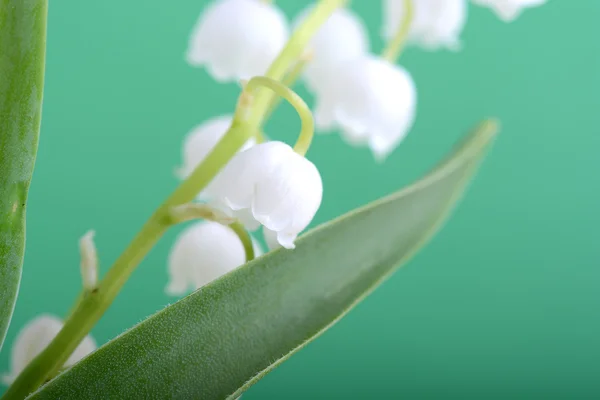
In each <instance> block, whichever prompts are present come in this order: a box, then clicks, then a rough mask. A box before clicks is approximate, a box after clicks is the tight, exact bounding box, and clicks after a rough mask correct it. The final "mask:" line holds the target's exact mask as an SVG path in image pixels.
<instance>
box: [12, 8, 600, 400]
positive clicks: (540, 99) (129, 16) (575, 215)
mask: <svg viewBox="0 0 600 400" xmlns="http://www.w3.org/2000/svg"><path fill="white" fill-rule="evenodd" d="M206 3H207V2H206V1H198V0H179V1H174V2H165V1H158V0H145V1H138V0H133V1H123V0H104V1H94V2H92V1H79V0H77V1H76V0H61V1H54V2H51V4H50V16H49V37H48V38H49V39H48V40H49V41H48V60H47V83H46V94H45V108H44V116H43V124H42V135H41V143H40V149H39V157H38V161H37V165H36V172H35V175H34V180H33V183H32V188H31V197H30V203H29V212H28V235H27V239H28V243H27V255H26V259H25V267H24V272H23V281H22V286H21V291H20V297H19V300H18V303H17V308H16V313H15V316H14V319H13V324H12V326H11V329H10V331H9V335H8V337H7V342H6V346H5V348H4V351H3V353H2V355H0V367H1V369H2V370H6V369H7V368H8V360H9V353H10V352H9V349H10V346H11V344H12V342H13V340H14V337H15V335H16V332H17V331H18V329H19V328H20V327H21V326H22V325H23V324H24V323H25V322H26V321H28V320H30V319H31V318H32V317H34V316H35V315H36V314H37V313H41V312H50V313H55V314H58V315H64V314H65V313H66V312H67V311H68V309H69V307H70V305H71V304H72V302H73V300H74V298H75V296H76V295H77V293H78V290H79V287H80V277H79V270H78V268H79V259H78V257H79V256H78V249H77V240H78V238H79V237H80V236H81V235H82V234H83V233H85V231H86V230H88V229H91V228H93V229H95V230H96V231H97V244H98V247H99V251H100V258H101V263H102V270H103V271H106V269H107V268H108V266H109V265H110V263H111V262H112V261H113V260H114V259H115V258H116V257H117V255H118V254H119V252H120V251H122V250H123V248H124V246H125V244H126V243H127V242H128V240H129V239H131V238H132V236H133V235H134V233H135V232H136V230H137V229H138V228H139V227H140V226H141V224H142V223H143V221H144V220H145V219H146V218H147V217H148V216H149V215H150V213H151V212H152V210H153V209H154V208H155V207H156V206H157V205H158V204H159V203H160V202H161V200H162V199H163V198H164V197H165V196H166V194H167V193H168V192H169V191H170V190H172V189H173V188H174V187H175V185H176V183H177V182H176V180H175V179H174V177H173V169H174V167H176V166H177V165H178V163H179V160H180V147H181V141H182V139H183V137H184V135H185V134H186V133H187V132H188V131H189V130H190V129H191V128H192V127H193V126H194V125H196V124H198V123H200V122H202V121H203V120H205V119H207V118H210V117H213V116H215V115H218V114H222V113H228V112H230V111H231V110H232V107H233V106H234V104H235V99H236V95H237V93H238V90H239V89H238V87H237V86H236V85H234V84H229V85H220V84H217V83H215V82H214V81H213V80H212V79H211V78H210V77H209V76H208V75H207V74H206V72H205V71H204V70H201V69H196V68H192V67H190V66H188V65H187V64H186V63H185V61H184V53H185V50H186V46H187V40H188V35H189V33H190V31H191V29H192V26H193V24H194V22H195V20H196V18H197V16H198V15H199V13H200V11H201V9H202V7H203V5H204V4H206ZM278 3H279V5H280V6H281V7H282V8H283V9H284V10H285V11H286V13H287V14H288V16H290V17H291V16H293V15H295V14H296V13H297V12H298V11H299V10H300V9H302V8H303V6H304V5H305V4H307V3H306V2H303V1H285V0H280V1H278ZM380 6H381V5H380V2H379V1H374V0H355V1H354V2H353V5H352V7H353V8H354V9H355V10H357V11H358V12H359V13H360V14H361V16H362V17H363V18H364V19H365V21H366V23H367V24H368V26H369V31H370V34H371V39H372V48H373V50H374V51H380V50H381V48H382V43H381V40H380V38H379V35H378V34H379V26H380V23H381V15H380V14H381V9H380ZM599 18H600V1H597V0H562V1H560V0H550V2H549V4H548V5H546V6H544V7H541V8H537V9H533V10H530V11H527V12H526V13H524V14H523V15H522V16H521V17H520V18H519V19H518V20H517V21H515V22H514V23H511V24H505V23H503V22H501V21H499V20H498V19H497V18H496V17H495V16H494V15H493V14H492V13H491V12H490V11H488V10H487V9H481V8H477V7H475V6H470V8H469V20H468V23H467V26H466V28H465V30H464V33H463V35H462V38H463V44H464V48H463V50H462V51H461V52H459V53H451V52H447V51H440V52H433V53H432V52H426V51H423V50H420V49H417V48H410V49H408V50H407V51H406V52H405V53H404V54H403V56H402V58H401V63H402V64H403V65H404V66H405V67H406V68H407V69H408V70H409V71H410V72H411V73H412V74H413V77H414V80H415V82H416V85H417V88H418V95H419V105H418V116H417V122H416V124H415V126H414V129H413V130H412V132H411V134H410V135H409V136H408V138H407V139H406V140H405V141H404V143H403V144H402V145H401V146H400V147H399V148H398V149H397V150H396V151H395V152H394V153H393V154H392V156H391V157H390V158H389V159H388V160H387V161H386V162H385V163H383V164H377V163H375V162H374V161H373V159H372V157H371V155H370V154H369V152H368V151H367V150H365V149H355V148H350V147H348V146H346V145H345V144H344V143H343V142H342V141H341V140H340V139H339V137H337V136H336V135H332V136H324V137H317V138H316V140H315V142H314V144H313V147H312V148H311V151H310V152H309V158H310V159H311V160H312V161H314V162H315V164H316V165H317V166H318V167H319V169H320V171H321V173H322V175H323V180H324V185H325V193H324V199H323V206H322V208H321V210H320V211H319V213H318V215H317V217H316V219H315V224H317V223H320V222H323V221H327V220H329V219H331V218H333V217H335V216H337V215H339V214H341V213H343V212H345V211H348V210H350V209H352V208H355V207H357V206H360V205H362V204H365V203H367V202H369V201H371V200H374V199H376V198H378V197H381V196H382V195H385V194H387V193H389V192H391V191H394V190H396V189H398V188H399V187H401V186H403V185H405V184H407V183H409V182H410V181H411V180H413V179H415V178H416V177H418V176H419V175H420V174H421V173H423V172H424V171H425V170H426V169H427V168H429V167H430V166H431V165H432V164H433V163H435V162H436V161H437V160H438V159H439V158H440V157H441V156H442V155H443V154H444V153H445V152H446V151H448V149H449V148H450V146H451V145H452V143H453V142H454V141H455V140H456V139H457V138H458V137H459V136H460V135H462V134H463V133H465V132H466V130H467V129H468V128H469V127H470V126H472V125H473V124H474V123H476V122H477V121H478V120H479V119H481V118H483V117H487V116H497V117H499V118H500V120H501V121H502V126H503V132H502V134H501V136H500V137H499V140H498V141H497V143H496V146H495V147H494V149H493V151H492V154H491V155H490V157H489V158H488V159H487V160H486V162H485V164H484V167H483V169H482V171H481V173H480V174H479V176H478V178H477V179H476V181H475V182H474V184H473V185H472V188H471V190H470V191H469V193H468V195H467V196H466V198H465V200H464V201H463V202H462V203H461V205H460V207H459V209H458V210H457V211H456V213H455V214H454V216H453V217H452V219H451V220H450V222H449V224H448V225H447V226H446V227H445V228H444V230H443V231H442V232H441V233H440V234H439V235H438V236H437V237H436V238H435V239H434V241H433V242H432V243H431V244H430V245H429V246H428V247H427V248H426V250H425V251H423V252H422V253H420V254H419V255H418V256H417V257H416V258H415V259H414V260H413V261H412V262H411V263H410V264H409V265H408V266H407V267H406V268H404V269H402V270H401V271H400V272H398V273H397V274H396V275H394V276H393V277H392V278H391V279H390V280H388V281H387V282H386V283H385V284H384V285H383V286H382V287H381V288H380V289H379V290H377V291H376V292H375V293H374V294H373V295H371V296H370V297H369V298H368V299H367V300H366V301H364V302H363V303H362V304H360V305H359V306H358V307H357V308H356V309H355V310H354V311H353V312H351V313H350V314H349V315H348V316H347V317H346V318H344V319H343V320H342V321H341V322H340V323H338V324H337V325H336V326H335V327H333V328H332V329H331V330H330V331H328V332H327V333H326V334H325V335H324V336H322V337H321V338H319V339H318V340H317V341H316V342H315V343H313V344H311V345H309V346H308V347H307V348H306V349H304V350H302V351H301V352H300V353H299V354H297V355H295V356H294V357H292V358H291V359H290V360H289V361H287V362H286V363H284V364H283V365H282V366H281V367H279V368H278V369H277V370H275V371H274V372H273V373H271V374H270V375H269V376H267V377H266V378H265V379H264V380H263V381H261V382H260V383H259V384H257V385H256V386H254V387H253V388H252V389H250V391H248V392H247V394H246V395H245V396H244V398H245V399H247V400H249V399H270V398H273V399H275V398H279V399H280V398H298V399H308V398H357V399H358V398H372V397H375V396H376V395H379V396H386V397H392V398H400V397H403V398H509V397H510V398H570V399H573V398H598V397H600V379H599V376H600V291H599V286H600V269H599V267H600V246H599V245H598V241H599V239H600V235H599V234H598V226H599V225H600V213H599V212H598V205H600V181H599V179H598V172H599V170H600V157H599V156H598V154H599V153H598V149H599V148H600V128H599V126H600V120H599V119H600V117H599V114H598V110H599V109H600V97H599V96H600V95H599V93H600V54H599V51H598V37H600V25H599V24H598V21H599ZM299 93H300V94H302V95H303V96H305V97H306V98H307V100H310V101H312V99H311V98H310V96H308V94H307V93H306V92H305V91H304V89H303V88H302V87H299ZM296 129H297V122H296V117H295V115H294V114H293V111H292V110H291V109H290V108H289V107H287V106H284V107H282V108H281V109H280V110H279V111H278V112H277V113H276V115H275V116H274V118H273V120H272V121H271V122H270V123H269V125H268V127H267V134H269V135H270V136H271V137H274V138H279V139H282V140H287V141H290V140H292V138H293V136H294V135H295V131H296ZM175 234H176V231H175V230H174V231H172V232H170V233H169V234H168V235H167V236H166V237H165V238H164V239H163V240H162V241H161V242H160V244H159V245H158V246H157V247H156V248H155V249H154V250H153V251H152V252H151V254H150V255H149V257H148V258H147V259H146V260H145V262H144V263H143V265H142V266H141V267H140V268H139V269H138V270H137V271H136V272H135V273H134V275H133V277H132V279H131V281H130V282H128V283H127V285H126V287H125V289H124V290H123V292H122V294H121V295H120V296H119V298H118V300H117V301H116V302H115V304H114V305H113V306H112V307H111V309H110V310H109V311H108V312H107V314H106V315H105V317H104V318H103V319H102V320H101V321H100V323H99V324H98V325H97V327H96V328H95V329H94V330H93V335H94V337H95V338H96V339H97V340H98V341H99V342H100V343H104V342H106V341H108V340H109V339H110V338H112V337H114V336H115V335H118V334H120V333H121V332H123V331H124V330H125V329H126V328H128V327H130V326H131V325H133V324H135V323H137V322H139V321H140V320H142V319H143V318H145V317H146V316H148V315H150V314H152V313H153V312H155V311H157V310H159V309H160V308H162V307H163V306H165V305H166V304H167V303H169V302H173V301H174V300H175V299H173V298H169V297H167V296H166V295H164V293H163V289H164V286H165V285H166V281H167V272H166V265H165V264H166V263H165V260H166V256H167V253H168V250H169V247H170V245H171V243H172V241H173V238H174V235H175Z"/></svg>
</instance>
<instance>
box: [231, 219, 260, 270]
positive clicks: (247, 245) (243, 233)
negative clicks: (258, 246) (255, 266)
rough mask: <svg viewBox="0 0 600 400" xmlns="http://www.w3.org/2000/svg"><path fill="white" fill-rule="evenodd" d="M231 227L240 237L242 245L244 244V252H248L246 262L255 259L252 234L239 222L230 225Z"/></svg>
mask: <svg viewBox="0 0 600 400" xmlns="http://www.w3.org/2000/svg"><path fill="white" fill-rule="evenodd" d="M229 228H230V229H231V230H232V231H233V232H234V233H235V234H236V235H237V236H238V237H239V238H240V240H241V241H242V245H244V253H245V254H246V262H248V261H251V260H254V245H253V244H252V238H251V237H250V234H249V233H248V231H247V230H246V228H244V225H242V224H241V223H239V222H234V223H233V224H230V225H229Z"/></svg>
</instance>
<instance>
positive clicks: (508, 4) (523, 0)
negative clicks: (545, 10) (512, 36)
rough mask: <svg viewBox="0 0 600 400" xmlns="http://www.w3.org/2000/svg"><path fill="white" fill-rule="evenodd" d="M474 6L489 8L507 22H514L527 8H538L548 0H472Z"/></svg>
mask: <svg viewBox="0 0 600 400" xmlns="http://www.w3.org/2000/svg"><path fill="white" fill-rule="evenodd" d="M472 1H473V3H474V4H477V5H480V6H484V7H489V8H491V9H492V10H494V12H495V13H496V15H498V17H499V18H500V19H502V20H503V21H505V22H510V21H513V20H514V19H515V18H517V17H518V16H519V14H521V11H522V10H523V9H525V8H531V7H537V6H541V5H543V4H545V3H546V0H472Z"/></svg>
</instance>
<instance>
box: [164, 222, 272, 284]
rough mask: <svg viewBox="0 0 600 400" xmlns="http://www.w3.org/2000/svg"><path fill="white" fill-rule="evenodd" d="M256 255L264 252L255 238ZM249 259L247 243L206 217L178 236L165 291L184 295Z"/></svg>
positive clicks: (171, 257)
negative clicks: (245, 244)
mask: <svg viewBox="0 0 600 400" xmlns="http://www.w3.org/2000/svg"><path fill="white" fill-rule="evenodd" d="M252 243H253V245H254V256H255V257H258V256H260V255H261V254H262V248H261V246H260V244H258V242H256V241H255V240H254V239H252ZM245 262H246V254H245V251H244V246H243V244H242V242H241V241H240V239H239V237H238V236H237V235H236V234H235V233H234V232H233V231H232V230H231V228H229V227H228V226H225V225H222V224H219V223H218V222H212V221H202V222H197V223H194V224H193V225H191V226H189V227H188V228H186V229H185V230H184V231H183V232H182V233H181V234H179V236H178V237H177V239H176V241H175V244H174V245H173V248H172V249H171V253H170V254H169V262H168V270H169V283H168V285H167V287H166V289H165V292H166V293H167V294H169V295H172V296H181V295H184V294H186V293H189V292H191V291H193V290H196V289H198V288H200V287H202V286H204V285H207V284H208V283H210V282H212V281H213V280H215V279H217V278H219V277H221V276H222V275H225V274H226V273H228V272H230V271H232V270H234V269H235V268H237V267H239V266H240V265H242V264H244V263H245Z"/></svg>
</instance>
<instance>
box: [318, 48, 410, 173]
mask: <svg viewBox="0 0 600 400" xmlns="http://www.w3.org/2000/svg"><path fill="white" fill-rule="evenodd" d="M320 93H321V94H320V96H319V98H318V99H317V106H316V110H315V120H316V124H317V128H319V129H320V130H323V131H331V130H333V129H338V128H339V129H340V130H341V134H342V138H344V139H345V140H346V141H347V142H348V143H349V144H351V145H357V146H368V147H369V148H370V149H371V151H372V152H373V154H374V156H375V158H376V159H377V160H380V161H381V160H383V159H385V158H386V157H387V156H388V155H389V153H390V152H391V151H392V150H393V149H394V148H395V147H396V146H397V145H398V143H400V141H401V140H402V139H403V138H404V137H405V136H406V135H407V133H408V131H409V129H410V128H411V127H412V125H413V122H414V119H415V114H416V103H417V91H416V88H415V84H414V82H413V80H412V77H411V76H410V74H409V73H408V72H407V71H406V70H405V69H404V68H402V67H400V66H397V65H394V64H392V63H390V62H389V61H387V60H384V59H382V58H380V57H376V56H366V57H362V58H359V59H357V60H354V61H353V62H352V63H350V64H348V65H347V66H346V68H345V69H342V70H339V71H338V74H337V77H336V79H331V80H330V81H329V82H328V83H327V85H324V86H323V90H322V91H321V92H320Z"/></svg>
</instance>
